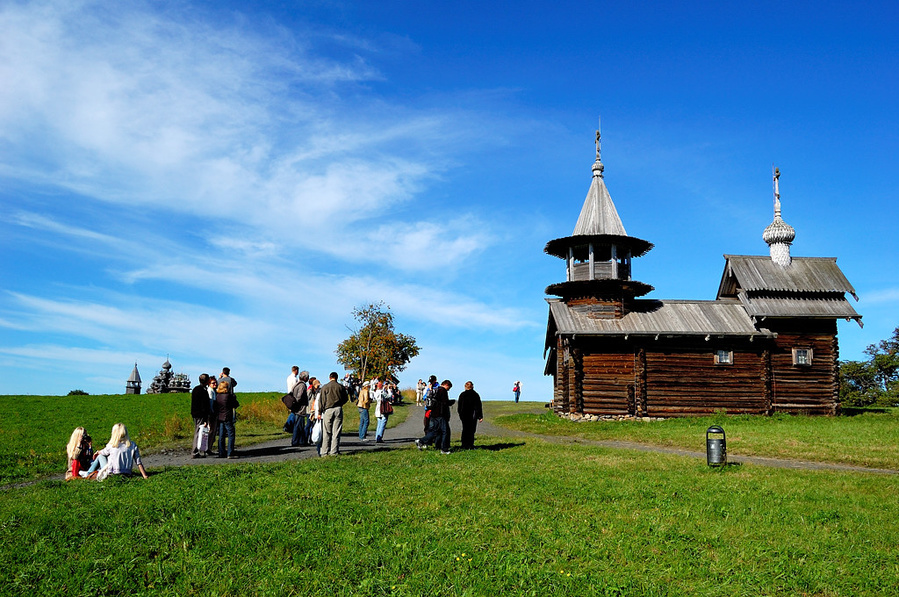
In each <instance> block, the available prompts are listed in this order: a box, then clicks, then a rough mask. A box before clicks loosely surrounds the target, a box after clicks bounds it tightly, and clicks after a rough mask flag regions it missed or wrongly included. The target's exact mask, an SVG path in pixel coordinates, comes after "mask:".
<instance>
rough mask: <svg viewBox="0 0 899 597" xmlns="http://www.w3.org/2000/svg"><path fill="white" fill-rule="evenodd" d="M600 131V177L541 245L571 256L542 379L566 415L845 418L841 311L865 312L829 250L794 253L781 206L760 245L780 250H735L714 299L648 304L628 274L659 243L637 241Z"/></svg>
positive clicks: (552, 305) (644, 289)
mask: <svg viewBox="0 0 899 597" xmlns="http://www.w3.org/2000/svg"><path fill="white" fill-rule="evenodd" d="M599 140H600V136H599V132H597V135H596V162H595V163H594V164H593V181H592V183H591V185H590V190H589V191H588V192H587V198H586V200H585V201H584V206H583V208H582V209H581V214H580V217H579V218H578V220H577V224H576V225H575V227H574V233H573V234H572V235H571V236H566V237H564V238H558V239H555V240H551V241H549V242H548V243H547V244H546V248H545V249H544V250H545V252H546V253H548V254H549V255H553V256H555V257H559V258H561V259H563V260H564V261H565V264H566V278H565V281H564V282H560V283H558V284H552V285H550V286H548V287H547V288H546V293H547V294H549V295H555V296H558V297H560V298H551V299H547V302H548V303H549V322H548V324H547V330H546V345H545V351H544V354H545V356H546V357H547V361H546V369H545V371H544V373H545V374H546V375H551V376H552V377H553V385H554V393H553V402H552V405H553V408H554V410H555V411H556V412H558V413H580V414H594V415H635V416H653V417H678V416H692V415H704V414H709V413H712V412H715V411H717V410H722V409H723V410H726V412H727V413H752V414H771V413H775V412H789V413H805V414H827V415H831V414H836V413H837V412H839V407H840V405H839V398H838V385H839V382H838V377H837V375H838V364H837V360H838V356H839V353H838V347H837V324H836V320H837V319H847V320H850V319H854V320H856V321H857V322H858V323H859V325H861V315H859V314H858V313H857V312H856V311H855V309H853V307H852V305H850V304H849V302H848V301H847V300H846V297H845V293H847V292H848V293H849V294H851V295H852V296H853V297H854V298H855V299H856V300H858V297H856V295H855V290H854V289H853V288H852V285H851V284H850V283H849V281H848V280H847V279H846V277H845V276H844V275H843V272H842V271H840V268H839V267H837V264H836V258H832V257H791V256H790V244H791V243H792V242H793V239H794V238H795V231H794V230H793V228H792V227H791V226H790V225H789V224H787V223H786V222H784V221H783V219H782V218H781V213H780V212H781V209H780V193H779V184H778V183H779V181H778V179H779V176H780V173H779V172H777V171H776V172H775V175H774V221H773V222H772V223H771V224H770V225H769V226H768V227H767V228H766V229H765V231H764V234H763V239H764V240H765V242H766V243H767V244H768V245H769V247H770V255H767V256H746V255H725V265H724V273H723V274H722V276H721V283H720V285H719V287H718V295H717V297H716V298H715V300H706V301H698V300H652V299H639V298H637V297H641V296H644V295H646V294H647V293H649V292H650V291H652V290H653V287H652V286H650V285H649V284H645V283H643V282H637V281H635V280H633V279H632V278H631V260H632V259H633V258H635V257H640V256H642V255H645V254H646V253H647V252H649V250H650V249H652V247H653V245H652V243H650V242H648V241H645V240H642V239H639V238H636V237H633V236H628V234H627V232H625V229H624V226H623V225H622V223H621V219H620V218H619V216H618V212H617V210H616V209H615V205H614V204H613V203H612V199H611V197H610V195H609V191H608V189H607V188H606V185H605V182H604V180H603V170H604V167H603V164H602V161H601V160H600V144H599Z"/></svg>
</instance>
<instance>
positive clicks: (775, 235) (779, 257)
mask: <svg viewBox="0 0 899 597" xmlns="http://www.w3.org/2000/svg"><path fill="white" fill-rule="evenodd" d="M779 182H780V170H779V169H778V168H775V169H774V221H773V222H771V223H770V224H768V227H767V228H765V232H763V233H762V239H763V240H764V241H765V242H766V243H768V247H770V249H771V259H772V261H774V262H775V263H777V264H778V265H782V266H784V267H786V266H788V265H790V264H791V263H792V258H791V257H790V244H792V242H793V240H794V239H795V238H796V231H795V230H794V229H793V227H792V226H790V225H789V224H787V223H786V222H784V221H783V219H782V218H781V217H780V184H779Z"/></svg>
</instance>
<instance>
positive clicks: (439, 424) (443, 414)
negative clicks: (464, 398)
mask: <svg viewBox="0 0 899 597" xmlns="http://www.w3.org/2000/svg"><path fill="white" fill-rule="evenodd" d="M452 387H453V383H452V382H451V381H450V380H448V379H445V380H443V383H441V384H440V385H439V386H437V389H436V390H435V391H434V392H433V393H432V394H433V395H432V397H431V400H430V409H429V410H430V411H431V416H430V420H429V423H428V432H427V433H426V434H425V436H424V437H423V438H421V439H417V440H415V445H416V446H418V449H419V450H424V449H425V448H426V447H428V446H429V445H431V444H432V443H433V444H434V447H436V448H438V449H439V450H440V452H441V453H443V454H449V453H450V428H449V418H450V406H452V405H453V403H454V402H455V401H454V400H450V399H449V389H450V388H452Z"/></svg>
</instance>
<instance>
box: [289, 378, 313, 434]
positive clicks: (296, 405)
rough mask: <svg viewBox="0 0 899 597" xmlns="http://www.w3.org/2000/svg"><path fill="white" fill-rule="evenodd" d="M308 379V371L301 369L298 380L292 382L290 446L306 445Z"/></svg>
mask: <svg viewBox="0 0 899 597" xmlns="http://www.w3.org/2000/svg"><path fill="white" fill-rule="evenodd" d="M308 381H309V372H308V371H301V372H300V375H299V381H297V383H296V384H294V386H293V389H292V390H291V392H290V396H291V397H292V398H293V404H292V405H291V407H289V408H290V413H291V414H292V415H293V416H294V426H293V437H291V439H290V445H291V446H294V447H296V446H305V445H306V425H305V423H306V414H307V413H308V412H309V393H308V390H307V388H306V382H308Z"/></svg>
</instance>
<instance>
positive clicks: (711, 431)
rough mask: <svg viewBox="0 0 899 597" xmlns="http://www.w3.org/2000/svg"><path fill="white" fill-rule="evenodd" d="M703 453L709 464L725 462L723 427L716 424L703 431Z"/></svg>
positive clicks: (714, 464)
mask: <svg viewBox="0 0 899 597" xmlns="http://www.w3.org/2000/svg"><path fill="white" fill-rule="evenodd" d="M705 455H706V462H708V465H709V466H724V465H726V464H727V441H726V439H725V437H724V429H722V428H721V427H719V426H717V425H713V426H712V427H709V428H708V429H707V430H706V432H705Z"/></svg>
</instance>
